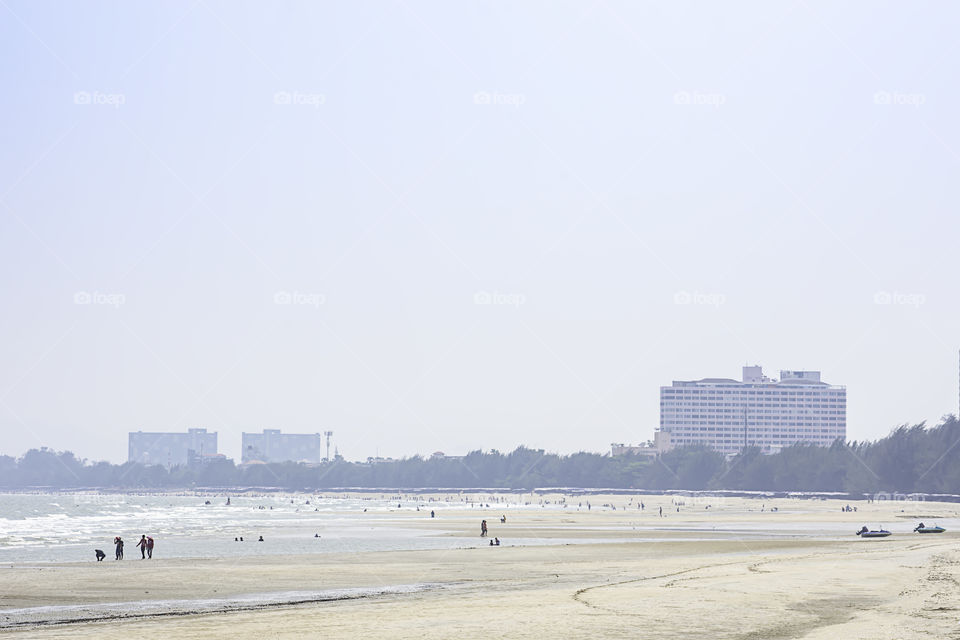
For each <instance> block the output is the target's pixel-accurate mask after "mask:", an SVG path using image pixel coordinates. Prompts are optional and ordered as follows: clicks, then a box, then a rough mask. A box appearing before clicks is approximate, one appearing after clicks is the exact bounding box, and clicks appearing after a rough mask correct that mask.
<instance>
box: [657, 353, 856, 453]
mask: <svg viewBox="0 0 960 640" xmlns="http://www.w3.org/2000/svg"><path fill="white" fill-rule="evenodd" d="M660 431H661V432H667V433H668V434H669V436H668V438H669V441H670V445H671V446H673V447H677V446H681V447H682V446H685V445H695V444H700V445H707V446H709V447H710V448H712V449H715V450H717V451H722V452H723V453H737V452H739V451H742V450H743V449H744V447H760V448H761V449H762V450H764V451H765V452H769V453H773V452H776V451H779V450H780V449H781V448H782V447H785V446H789V445H791V444H794V443H796V442H809V443H812V444H817V445H822V446H829V445H831V444H833V442H834V441H835V440H836V439H837V438H843V439H846V436H847V389H846V387H842V386H836V385H831V384H827V383H825V382H821V380H820V372H819V371H781V372H780V380H779V381H777V380H771V379H770V378H767V377H766V376H764V375H763V370H762V369H761V368H760V367H759V366H751V367H744V368H743V380H731V379H729V378H704V379H703V380H693V381H689V382H684V381H674V383H673V384H672V385H671V386H669V387H660Z"/></svg>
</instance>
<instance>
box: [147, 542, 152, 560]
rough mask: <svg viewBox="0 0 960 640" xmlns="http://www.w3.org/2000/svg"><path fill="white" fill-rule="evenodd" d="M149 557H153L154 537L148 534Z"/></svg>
mask: <svg viewBox="0 0 960 640" xmlns="http://www.w3.org/2000/svg"><path fill="white" fill-rule="evenodd" d="M147 558H149V559H151V560H152V559H153V538H151V537H150V536H147Z"/></svg>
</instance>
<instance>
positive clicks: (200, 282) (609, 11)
mask: <svg viewBox="0 0 960 640" xmlns="http://www.w3.org/2000/svg"><path fill="white" fill-rule="evenodd" d="M293 7H295V9H296V10H295V11H294V10H293ZM925 7H926V5H922V6H920V7H909V8H907V7H903V6H902V5H898V4H894V3H887V2H882V3H866V2H853V3H849V4H844V5H842V6H836V5H833V4H831V3H826V2H807V1H800V2H797V3H792V4H789V5H771V4H767V3H761V2H740V3H732V4H726V5H723V6H721V5H708V4H696V3H670V4H664V5H651V4H644V5H635V4H632V3H624V2H614V1H609V2H608V1H606V0H601V1H598V2H595V3H586V4H580V3H566V4H558V3H542V2H541V3H524V4H518V5H487V4H473V3H466V4H458V5H450V4H446V3H439V2H422V3H407V2H404V1H402V0H401V1H399V2H396V3H393V4H389V5H387V4H384V5H379V4H378V5H357V4H355V3H349V4H342V5H337V4H332V5H317V4H314V3H307V2H300V1H295V2H293V6H292V7H288V8H287V9H285V8H284V7H269V6H264V5H258V4H256V3H250V2H239V3H237V2H234V3H226V2H222V1H214V0H198V1H197V2H187V3H185V4H183V5H154V4H138V5H135V6H134V5H130V4H126V3H120V2H101V3H87V4H84V5H82V6H80V5H71V4H62V3H53V2H46V1H41V2H26V1H25V0H3V2H0V16H4V19H3V20H0V51H2V53H3V57H4V59H5V60H6V61H7V62H8V64H4V65H0V82H2V86H3V87H4V88H5V89H6V91H5V92H4V96H5V101H4V111H3V114H4V117H3V118H2V119H0V252H2V261H3V262H2V264H3V269H2V273H0V299H2V300H3V301H4V304H3V308H2V309H3V312H2V313H0V331H2V332H3V335H4V336H5V339H4V340H3V341H2V343H0V345H2V351H0V432H2V433H3V438H2V440H0V454H6V455H17V456H19V455H21V454H22V453H24V452H25V451H26V450H28V449H30V448H36V447H40V446H48V447H51V448H55V449H58V450H59V449H67V450H71V451H73V452H74V453H76V454H77V455H78V456H81V457H85V458H91V459H97V460H101V459H106V460H110V461H112V462H122V461H124V460H125V459H126V451H127V432H128V431H136V430H138V429H142V430H151V431H153V430H156V431H183V430H186V429H187V428H189V427H205V428H207V429H208V430H211V431H217V432H219V445H220V446H219V448H220V451H221V452H222V453H225V454H227V455H228V456H230V457H234V458H237V459H239V453H240V433H241V432H242V431H248V432H250V431H254V432H259V431H261V430H262V429H264V428H277V429H282V430H283V431H286V432H307V433H313V432H322V431H325V430H332V431H334V434H335V435H334V438H333V441H334V444H335V445H336V446H337V447H338V449H339V451H340V453H341V454H342V455H344V456H345V457H346V458H348V459H352V460H355V459H363V458H366V457H367V456H373V455H376V454H378V453H379V455H381V456H393V457H401V456H408V455H413V454H416V453H420V454H426V455H429V454H430V453H431V452H433V451H436V450H442V451H444V452H446V453H448V454H462V453H466V452H467V451H470V450H475V449H484V450H489V449H499V450H501V451H510V450H512V449H514V448H515V447H517V446H518V445H527V446H530V447H535V448H544V449H547V450H549V451H556V452H560V453H569V452H574V451H579V450H588V451H605V450H607V449H608V447H609V444H610V443H611V442H630V443H637V442H641V441H645V440H647V439H649V438H651V437H652V436H653V432H654V429H655V428H656V427H657V425H658V421H659V413H658V403H659V395H658V394H659V387H660V386H661V385H668V384H670V383H671V381H673V380H689V379H699V378H704V377H731V378H736V379H739V378H740V367H741V366H742V365H744V364H760V365H762V366H763V367H764V371H765V373H767V375H770V376H773V377H776V376H777V375H778V374H779V371H780V370H781V369H815V370H820V371H821V372H822V375H823V380H824V381H826V382H828V383H831V384H840V385H846V387H847V398H848V401H847V437H848V439H850V440H863V439H876V438H880V437H883V436H885V435H886V434H887V433H888V432H889V431H890V430H891V429H892V428H894V427H896V426H898V425H900V424H904V423H910V424H912V423H917V422H921V421H924V420H926V421H928V422H929V423H934V422H936V421H938V420H939V418H940V417H941V416H943V415H944V414H948V413H957V406H958V346H960V340H958V332H957V329H956V318H957V317H958V316H960V296H958V295H957V288H956V267H955V265H954V264H953V262H954V261H955V258H954V256H955V248H956V235H957V231H958V226H960V223H958V219H957V216H956V214H955V211H954V210H955V208H956V202H957V200H958V198H957V195H956V194H955V193H954V191H950V189H951V188H952V187H950V186H949V185H951V184H956V181H955V175H956V172H957V165H958V160H960V153H958V152H960V128H958V123H957V121H956V117H955V114H956V113H957V111H958V107H960V94H958V89H957V86H956V83H955V81H954V79H955V77H956V76H957V71H958V69H957V67H958V65H960V60H958V58H957V56H955V55H952V54H953V53H954V50H955V48H956V46H957V44H956V38H955V37H954V34H955V32H956V26H957V23H958V18H960V9H958V8H957V7H956V6H953V5H938V11H937V16H936V17H937V19H936V20H932V19H931V15H930V14H929V13H927V12H926V11H925V10H924V8H925ZM228 8H229V9H228ZM288 12H289V15H288ZM291 16H296V19H295V20H292V19H291ZM91 34H93V35H91Z"/></svg>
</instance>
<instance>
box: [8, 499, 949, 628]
mask: <svg viewBox="0 0 960 640" xmlns="http://www.w3.org/2000/svg"><path fill="white" fill-rule="evenodd" d="M488 499H492V498H488ZM543 499H546V500H548V501H550V502H551V503H553V504H554V505H555V503H556V501H558V500H560V499H561V497H560V496H550V497H546V496H545V497H543ZM642 499H643V500H644V502H645V506H646V508H645V509H644V510H643V511H642V512H641V511H640V510H639V509H638V508H637V502H638V501H639V498H637V497H633V498H630V497H629V496H589V497H576V498H573V497H568V498H567V505H568V507H567V508H566V509H556V508H551V509H547V508H541V507H539V505H536V504H531V505H527V506H521V507H513V508H512V509H510V510H509V511H506V514H507V522H506V523H501V522H500V516H501V514H502V513H504V510H503V509H498V508H496V507H495V505H493V504H491V508H489V509H488V508H480V507H478V508H474V509H469V510H461V511H458V512H456V513H452V512H451V513H440V514H438V517H437V518H436V519H430V518H429V515H428V513H427V512H424V511H420V512H416V511H414V510H412V509H408V510H406V512H403V511H402V510H400V511H398V512H397V513H396V514H394V515H402V516H403V517H404V518H406V519H407V520H408V521H409V523H408V525H405V526H409V527H413V528H422V529H424V530H435V531H437V533H438V534H439V535H446V536H452V537H455V538H458V539H462V540H463V546H462V547H458V548H453V549H446V550H416V551H390V552H368V553H331V554H322V555H320V554H318V555H310V556H284V555H270V556H255V557H243V558H219V559H209V560H204V559H201V560H195V559H164V558H163V557H162V556H158V557H157V558H155V559H154V560H152V561H141V560H140V559H139V554H137V555H136V557H134V554H133V553H131V552H132V551H133V550H132V549H129V550H128V552H127V560H125V561H123V562H114V561H112V559H108V560H107V561H105V562H103V563H96V562H93V561H90V562H77V563H49V564H43V563H34V564H23V565H21V564H11V565H5V566H2V567H0V630H2V631H3V632H4V633H5V634H6V635H9V636H10V637H14V638H61V637H62V638H67V637H69V638H87V637H90V638H94V637H95V638H131V637H151V636H156V635H158V634H160V633H163V634H165V635H175V636H177V637H178V638H214V637H225V636H229V637H231V638H262V637H271V638H294V637H304V636H308V637H309V636H322V637H326V638H355V637H384V638H419V639H422V638H451V637H484V638H542V637H564V638H570V637H575V638H587V637H594V638H595V637H630V638H635V637H640V638H676V637H694V636H697V637H707V638H744V639H746V638H758V639H760V638H811V639H814V638H837V637H843V638H868V637H869V638H890V639H894V638H903V637H906V636H908V635H909V636H914V635H917V634H927V635H928V636H929V637H936V638H947V637H955V638H956V637H960V548H958V537H957V536H958V535H960V528H957V527H953V526H951V525H952V524H953V522H955V521H956V520H957V518H958V516H960V505H957V504H953V503H933V502H881V503H872V504H868V503H866V502H863V501H861V502H857V503H853V504H855V505H856V506H857V508H858V511H857V512H856V513H848V512H843V511H842V510H841V507H842V506H843V505H844V504H845V503H843V502H840V501H835V500H809V499H807V500H799V499H778V500H762V499H739V498H722V499H716V498H714V499H709V498H697V499H692V498H679V497H673V498H671V497H665V496H644V497H643V498H642ZM588 500H589V502H590V503H591V509H590V510H589V511H588V510H586V508H585V507H584V506H583V505H584V504H585V502H586V501H588ZM674 501H684V502H685V504H683V505H682V506H680V512H679V513H678V512H677V511H676V505H675V504H674ZM605 504H606V505H613V506H616V507H617V508H616V510H614V509H612V508H611V507H610V506H606V507H604V506H603V505H605ZM578 505H580V508H579V509H578ZM660 507H663V508H664V517H660V516H659V515H658V514H659V508H660ZM761 509H762V511H761ZM774 509H775V511H774ZM481 519H486V520H487V522H488V523H489V527H490V536H491V537H494V536H496V537H499V538H501V539H502V540H503V545H502V546H500V547H495V548H490V547H488V546H485V545H486V544H487V543H486V541H485V540H483V541H481V540H480V539H479V537H478V536H479V522H480V520H481ZM919 520H923V521H925V522H927V523H928V524H932V523H933V522H934V521H937V522H939V523H940V524H943V525H944V526H947V528H948V531H947V533H944V534H939V535H920V534H915V533H912V528H913V527H914V526H915V525H916V523H917V522H918V521H919ZM862 524H867V525H869V526H870V527H871V528H875V527H876V526H878V525H883V526H884V527H885V528H887V529H889V530H891V531H893V532H894V535H893V536H891V537H889V538H886V539H880V540H861V539H859V538H857V537H856V536H854V535H853V532H854V531H856V529H858V528H859V526H861V525H862ZM267 543H269V541H267ZM478 544H482V545H483V546H478Z"/></svg>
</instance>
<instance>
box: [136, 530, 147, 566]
mask: <svg viewBox="0 0 960 640" xmlns="http://www.w3.org/2000/svg"><path fill="white" fill-rule="evenodd" d="M137 546H138V547H139V548H140V559H141V560H146V559H147V534H143V535H141V536H140V540H139V541H138V542H137Z"/></svg>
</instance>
